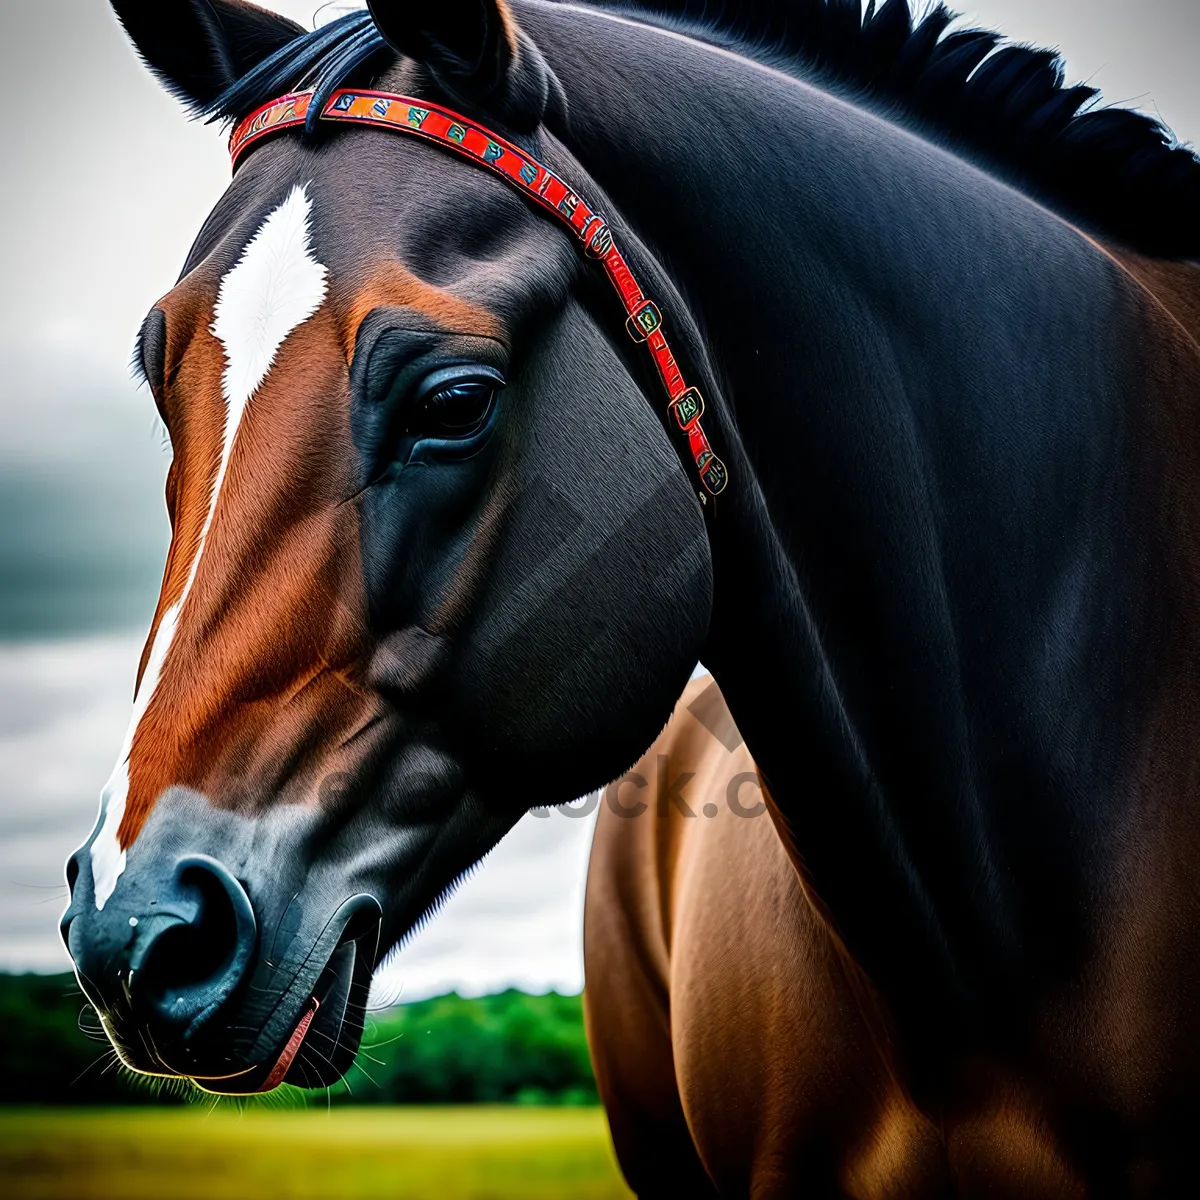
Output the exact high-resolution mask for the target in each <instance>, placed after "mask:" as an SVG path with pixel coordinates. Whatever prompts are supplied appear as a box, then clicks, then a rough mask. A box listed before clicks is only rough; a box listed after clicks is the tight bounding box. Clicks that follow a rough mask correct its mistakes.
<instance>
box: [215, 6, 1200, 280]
mask: <svg viewBox="0 0 1200 1200" xmlns="http://www.w3.org/2000/svg"><path fill="white" fill-rule="evenodd" d="M591 3H593V4H594V5H595V6H596V7H598V8H606V9H610V10H612V11H615V12H620V13H622V14H624V15H630V16H634V17H636V18H638V19H641V20H644V21H649V22H652V23H656V24H661V25H664V26H667V27H669V28H672V29H675V30H679V31H683V32H686V33H688V34H690V35H691V36H693V37H697V38H699V39H701V40H704V41H707V42H710V43H713V44H716V45H720V46H723V47H725V48H728V49H732V50H736V51H738V52H739V53H742V54H745V55H748V56H750V57H753V58H755V59H758V60H761V61H766V62H769V63H770V64H771V65H773V66H776V67H779V68H782V69H784V70H786V71H788V72H789V73H792V74H795V75H800V76H803V77H805V78H808V79H811V80H813V81H814V82H824V83H827V84H829V85H830V86H831V87H832V88H833V89H834V90H836V91H838V92H839V93H841V94H845V95H848V96H852V97H856V98H858V99H860V100H863V101H866V102H867V103H869V104H871V105H872V106H873V107H876V108H880V109H881V110H882V111H883V112H884V113H885V114H886V115H888V116H890V117H892V118H894V119H897V120H899V121H901V122H903V123H905V124H908V125H911V126H913V127H915V128H917V129H918V130H920V131H921V132H922V133H924V134H925V135H927V136H929V137H931V138H933V139H934V140H937V141H939V142H942V143H944V144H946V145H949V146H951V147H953V148H955V149H958V150H960V151H963V152H965V153H966V154H967V155H969V156H971V157H973V158H976V159H978V160H979V161H980V162H981V163H983V164H984V165H986V166H987V167H988V168H990V169H991V170H993V171H995V172H996V173H997V174H1000V175H1003V176H1004V177H1006V178H1007V179H1009V180H1011V181H1012V182H1013V183H1014V184H1015V185H1016V186H1018V187H1020V188H1021V189H1022V190H1024V191H1026V192H1028V193H1030V194H1032V195H1034V196H1036V197H1038V198H1039V199H1041V200H1043V201H1044V202H1046V203H1047V204H1048V205H1050V206H1051V207H1053V208H1055V209H1057V210H1058V211H1060V212H1062V213H1064V214H1065V215H1067V216H1070V217H1072V218H1074V219H1076V220H1078V221H1080V222H1081V223H1082V224H1084V225H1086V226H1089V227H1091V228H1093V229H1095V230H1096V231H1098V232H1100V233H1103V234H1107V235H1108V236H1110V237H1113V238H1115V239H1117V240H1118V241H1120V242H1124V243H1125V244H1127V245H1129V246H1132V247H1134V248H1136V249H1138V250H1141V251H1144V252H1146V253H1149V254H1155V255H1162V256H1164V257H1170V258H1200V159H1197V157H1196V156H1195V155H1194V154H1193V153H1192V152H1191V151H1190V150H1188V149H1187V148H1185V147H1183V146H1180V145H1179V144H1178V142H1177V141H1176V139H1175V137H1174V136H1173V135H1172V134H1171V132H1170V131H1169V130H1168V129H1166V128H1165V127H1164V126H1163V125H1162V123H1161V122H1159V121H1157V120H1155V119H1154V118H1153V117H1149V116H1147V115H1145V114H1144V113H1139V112H1135V111H1132V110H1130V109H1125V108H1107V107H1099V106H1098V105H1097V99H1098V92H1097V90H1096V89H1095V88H1091V87H1086V86H1083V85H1076V86H1073V87H1067V86H1066V85H1065V68H1064V64H1063V60H1062V58H1061V56H1060V55H1059V54H1058V53H1057V52H1056V51H1054V50H1044V49H1034V48H1030V47H1026V46H1018V45H1012V44H1010V43H1007V42H1005V40H1004V39H1003V38H1002V37H1001V36H1000V34H998V33H993V32H989V31H987V30H981V29H962V30H954V31H950V29H949V27H950V25H951V23H952V22H953V21H954V19H955V16H954V14H953V13H952V12H950V10H949V9H947V8H946V7H945V5H944V4H942V3H940V0H939V2H937V3H935V4H934V5H933V6H932V7H931V8H930V9H929V10H928V11H926V12H925V14H924V15H923V16H914V13H913V10H912V5H911V3H910V0H884V3H883V4H882V5H879V6H876V3H875V0H870V4H869V6H868V7H867V10H866V12H865V13H864V12H863V10H862V7H861V5H860V2H859V0H731V2H729V3H727V4H725V5H723V6H722V8H721V9H720V10H719V11H717V12H715V13H714V12H712V11H709V9H708V5H707V3H706V2H705V0H640V2H639V0H591ZM391 54H392V52H391V51H390V50H389V49H388V47H387V45H386V43H385V42H384V41H383V38H382V37H381V36H380V35H379V33H378V31H377V30H376V29H375V26H374V24H373V23H372V21H371V18H370V15H369V14H368V13H366V12H361V13H351V14H349V15H347V16H345V17H342V18H340V19H338V20H337V21H334V22H331V23H330V24H329V25H326V26H325V27H323V28H322V29H319V30H317V31H316V32H314V33H309V34H305V35H304V36H303V37H300V38H297V39H296V40H295V41H294V42H291V43H290V44H289V45H287V46H285V47H284V48H283V49H282V50H280V51H279V52H278V53H276V54H275V55H273V56H272V57H271V58H269V59H267V60H266V61H265V62H263V63H262V64H260V65H259V66H258V67H257V68H255V69H254V70H253V71H251V72H250V73H249V74H248V75H247V76H245V77H244V78H243V79H241V80H240V81H239V82H238V83H237V84H235V85H234V86H233V87H232V88H230V89H229V90H228V91H227V92H225V93H224V94H222V95H221V96H219V97H217V99H216V100H215V101H214V102H213V103H212V104H211V105H210V106H208V108H207V109H206V110H205V113H206V115H208V116H209V117H212V118H235V119H236V118H240V117H243V116H245V115H246V114H247V113H248V112H251V111H253V110H254V109H255V108H257V107H258V106H259V105H261V104H265V103H266V102H267V101H269V100H272V99H274V98H275V97H276V96H278V95H280V94H281V93H283V92H285V91H288V90H291V89H294V88H297V87H301V86H305V87H308V86H315V87H316V89H317V91H318V94H319V96H323V97H326V98H327V97H328V95H329V94H330V93H332V92H333V91H334V89H336V88H337V87H340V86H344V85H354V84H359V85H361V84H362V83H364V82H366V81H368V80H369V79H371V78H373V77H374V76H376V75H378V74H379V73H380V72H381V71H382V70H384V69H385V68H386V66H387V65H388V64H389V62H390V61H391ZM319 107H320V106H319V105H314V106H313V110H312V111H313V113H314V114H315V113H316V112H317V111H318V110H319Z"/></svg>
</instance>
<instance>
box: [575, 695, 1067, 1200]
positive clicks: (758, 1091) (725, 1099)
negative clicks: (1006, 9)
mask: <svg viewBox="0 0 1200 1200" xmlns="http://www.w3.org/2000/svg"><path fill="white" fill-rule="evenodd" d="M688 772H691V773H693V777H691V778H687V777H686V773H688ZM681 776H684V778H681ZM639 805H644V806H645V807H644V809H642V808H639ZM734 805H736V806H737V808H739V809H740V811H741V812H742V813H745V814H756V815H744V816H739V815H737V813H736V811H735V810H734V808H733V806H734ZM685 806H686V809H685ZM635 814H636V815H635ZM689 814H691V815H689ZM584 944H585V961H586V975H587V988H586V991H585V993H584V1002H585V1004H584V1007H585V1014H586V1019H587V1030H588V1041H589V1045H590V1046H591V1051H592V1058H593V1062H594V1065H595V1069H596V1077H597V1080H598V1083H599V1087H600V1094H601V1097H602V1098H603V1100H604V1103H605V1106H606V1107H607V1110H608V1116H609V1123H610V1126H611V1129H612V1135H613V1141H614V1143H615V1146H616V1150H617V1155H618V1158H619V1159H620V1163H621V1166H622V1169H623V1170H624V1172H625V1175H626V1177H627V1179H628V1180H629V1183H630V1185H631V1186H632V1187H633V1188H634V1190H635V1191H636V1192H637V1193H638V1194H639V1195H641V1196H643V1197H654V1196H672V1197H678V1196H705V1195H710V1196H711V1195H721V1196H753V1197H756V1198H765V1197H784V1196H795V1195H799V1194H803V1195H805V1196H810V1195H812V1196H829V1195H832V1196H853V1197H862V1198H864V1200H866V1198H870V1200H875V1198H882V1197H897V1198H899V1197H926V1196H940V1195H944V1194H946V1193H947V1192H948V1191H954V1192H957V1193H959V1194H964V1195H972V1196H975V1195H999V1196H1013V1197H1017V1196H1059V1195H1073V1194H1077V1186H1075V1185H1074V1183H1073V1181H1072V1179H1071V1177H1070V1173H1069V1172H1068V1171H1066V1170H1065V1168H1064V1167H1063V1165H1062V1159H1061V1156H1060V1155H1058V1154H1057V1153H1055V1151H1054V1149H1053V1147H1052V1145H1050V1144H1049V1142H1048V1140H1047V1139H1046V1137H1045V1135H1044V1133H1043V1132H1042V1129H1043V1125H1042V1122H1041V1121H1040V1120H1039V1117H1038V1114H1037V1112H1036V1106H1034V1105H1031V1104H1030V1102H1029V1098H1028V1097H1025V1096H1023V1095H1022V1093H1021V1089H1020V1088H1012V1087H1010V1086H1006V1085H1005V1083H1004V1082H1003V1081H1002V1080H1001V1079H1000V1078H999V1076H997V1075H996V1074H994V1073H991V1074H989V1073H987V1072H986V1071H985V1072H984V1077H985V1079H986V1085H985V1086H984V1087H983V1088H982V1089H981V1091H980V1093H979V1094H977V1095H976V1096H975V1097H974V1098H972V1099H970V1100H967V1101H965V1102H963V1103H961V1104H958V1105H957V1106H956V1107H955V1110H954V1115H953V1119H950V1118H949V1117H948V1116H947V1114H946V1113H942V1114H941V1115H940V1116H939V1118H938V1119H937V1121H935V1120H934V1119H932V1118H931V1116H930V1115H928V1114H926V1113H924V1112H922V1111H921V1110H920V1109H919V1108H918V1106H917V1105H916V1104H915V1103H914V1101H913V1100H912V1098H911V1097H910V1095H909V1094H908V1091H907V1089H906V1088H905V1086H904V1084H903V1081H902V1078H901V1071H900V1069H899V1068H898V1066H897V1059H896V1056H895V1054H894V1052H893V1049H892V1045H891V1040H890V1037H889V1033H888V1020H887V1014H886V1013H885V1012H884V1011H883V1009H882V1006H881V1004H880V1002H879V1001H878V998H877V996H876V994H875V992H874V989H873V988H872V987H871V985H870V982H869V981H868V980H867V979H866V977H865V976H864V975H863V973H862V971H861V970H860V968H859V967H858V966H857V965H856V964H855V962H854V961H853V960H852V959H851V958H850V957H849V955H848V954H847V952H846V951H845V949H844V947H843V946H842V944H841V942H840V940H839V939H838V937H837V935H836V933H835V932H834V931H833V930H832V929H831V927H830V925H829V924H828V923H827V921H826V920H825V919H824V917H823V916H822V915H821V913H820V910H819V906H818V904H817V903H816V902H815V900H814V899H813V898H812V897H810V895H809V894H808V893H807V892H806V889H805V886H804V884H803V882H802V880H801V878H800V875H799V873H798V872H797V870H796V869H795V867H794V866H793V863H792V860H791V859H790V857H789V855H788V853H787V852H786V851H785V848H784V845H783V843H782V842H781V840H780V837H779V835H778V833H777V831H776V827H775V824H774V822H773V820H772V819H771V816H770V815H769V814H768V812H767V811H766V809H765V805H764V804H763V796H762V793H761V787H760V784H759V782H758V780H757V775H756V773H755V768H754V762H753V760H752V759H751V757H750V755H749V752H748V751H747V749H746V747H745V745H744V744H742V743H741V739H740V736H739V735H738V733H737V729H736V727H735V726H734V724H733V720H732V718H731V717H730V715H729V712H728V710H727V709H726V708H725V705H724V700H723V698H722V697H721V694H720V691H719V690H718V689H717V687H716V684H715V683H713V681H712V680H711V679H710V678H704V679H700V680H696V681H693V683H692V684H691V685H690V686H689V688H688V690H687V691H686V692H685V694H684V696H683V698H682V700H681V701H680V703H679V705H678V707H677V708H676V710H675V713H674V715H673V717H672V719H671V722H670V724H669V725H668V726H667V728H666V730H665V731H664V732H663V734H662V735H661V736H660V737H659V739H658V741H657V742H655V744H654V745H653V746H652V747H651V748H650V750H649V752H648V753H647V755H646V756H645V758H643V759H642V761H641V762H640V763H639V764H638V765H637V766H636V767H635V768H634V770H633V771H632V772H630V773H629V774H628V775H626V776H625V777H624V778H623V779H622V780H620V781H618V783H616V784H614V785H612V787H610V788H609V789H608V791H607V793H606V796H605V803H604V804H603V805H602V806H601V811H600V817H599V822H598V824H597V828H596V838H595V843H594V846H593V849H592V858H591V865H590V869H589V873H588V888H587V909H586V920H585V939H584ZM714 1183H715V1185H716V1186H715V1188H714Z"/></svg>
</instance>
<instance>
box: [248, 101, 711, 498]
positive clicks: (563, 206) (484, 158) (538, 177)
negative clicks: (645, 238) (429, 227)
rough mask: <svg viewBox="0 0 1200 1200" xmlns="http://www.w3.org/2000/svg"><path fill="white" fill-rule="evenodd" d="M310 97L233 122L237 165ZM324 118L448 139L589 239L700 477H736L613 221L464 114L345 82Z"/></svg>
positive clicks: (297, 121) (300, 117)
mask: <svg viewBox="0 0 1200 1200" xmlns="http://www.w3.org/2000/svg"><path fill="white" fill-rule="evenodd" d="M311 100H312V93H311V92H297V93H295V94H294V95H290V96H281V97H280V98H279V99H278V100H272V101H271V103H270V104H264V105H263V107H262V108H260V109H258V111H257V112H253V113H251V114H250V116H248V117H247V118H246V119H245V120H244V121H242V122H241V123H240V124H239V125H238V126H237V128H236V129H234V131H233V134H232V136H231V137H230V139H229V153H230V154H231V156H232V157H233V162H234V165H235V166H236V165H237V161H238V159H239V158H240V157H241V156H242V154H244V153H245V152H246V150H247V149H248V148H249V147H250V146H252V145H253V144H254V143H255V142H257V141H259V140H260V139H261V138H264V137H267V136H269V135H270V134H274V133H278V132H279V131H280V130H284V129H294V128H295V127H296V126H298V125H303V124H304V120H305V117H306V116H307V115H308V106H309V103H310V102H311ZM321 120H323V121H350V122H352V123H354V124H356V125H373V126H376V127H377V128H380V129H390V130H393V131H396V132H402V133H410V134H413V135H415V136H416V137H419V138H424V139H425V140H426V141H428V142H433V143H435V144H436V145H439V146H444V147H446V149H448V150H453V151H454V152H455V153H456V154H459V155H461V156H462V157H463V158H467V159H470V161H471V162H475V163H478V164H479V165H480V166H483V167H487V168H488V169H489V170H491V171H493V172H494V173H495V174H497V175H499V176H500V178H501V179H503V180H505V181H506V182H507V183H509V184H511V185H512V186H513V187H515V188H517V189H518V190H519V191H521V192H523V193H524V194H525V195H526V196H528V197H529V198H530V199H531V200H534V201H536V202H537V203H538V204H539V205H540V206H541V207H542V208H544V209H546V211H547V212H551V213H553V214H554V215H555V216H556V217H557V218H558V219H559V220H560V221H563V222H564V223H565V224H566V225H568V226H569V227H570V228H571V230H572V232H573V233H574V234H575V236H576V237H577V238H578V239H579V240H580V242H582V243H583V249H584V252H585V253H586V254H588V255H589V256H590V257H592V258H595V259H597V260H598V261H599V262H600V263H601V265H602V266H603V267H604V270H605V272H606V273H607V275H608V278H609V280H610V281H611V282H612V285H613V287H615V288H616V289H617V295H619V296H620V297H621V304H622V305H623V306H624V308H625V312H626V314H627V320H626V322H625V326H626V328H627V329H628V330H629V335H630V337H632V338H633V340H634V341H635V342H645V343H646V345H647V346H648V347H649V349H650V354H651V355H652V357H653V358H654V364H655V366H656V367H657V368H658V373H659V376H660V377H661V378H662V381H663V385H664V387H666V389H667V397H668V399H669V401H670V408H671V414H672V416H673V417H674V419H675V421H676V423H677V424H678V426H679V428H680V430H681V431H682V432H683V433H684V434H685V435H686V437H687V439H688V447H689V449H690V451H691V454H692V458H693V459H694V461H695V463H696V470H697V471H698V472H699V474H700V480H701V482H702V483H703V484H704V487H705V488H706V489H707V490H708V491H709V492H710V493H711V494H712V495H714V496H716V495H718V494H719V493H721V492H722V491H724V490H725V485H726V483H728V481H729V476H728V473H727V472H726V470H725V464H724V463H723V462H721V460H720V459H719V458H718V457H717V456H716V455H715V454H714V453H713V450H712V447H711V446H710V445H709V444H708V438H707V437H705V435H704V430H703V429H702V428H701V427H700V417H701V415H702V414H703V413H704V399H703V397H702V396H701V395H700V393H699V391H698V390H697V389H696V388H694V387H688V385H687V383H686V382H685V381H684V378H683V375H682V374H681V373H680V370H679V365H678V364H677V363H676V362H675V356H674V355H673V354H672V353H671V347H670V346H669V345H668V344H667V339H666V337H665V335H664V334H663V331H662V313H661V312H660V311H659V309H658V305H656V304H655V303H654V301H653V300H650V299H648V298H647V297H646V296H645V295H643V293H642V289H641V288H640V287H638V284H637V280H636V279H634V277H633V274H632V273H631V272H630V270H629V266H628V264H627V263H626V262H625V259H624V257H622V255H621V252H620V251H619V250H618V249H617V247H616V244H615V243H614V241H613V235H612V231H611V230H610V229H609V227H608V225H607V224H606V223H605V222H604V220H603V219H602V218H601V217H600V216H599V215H598V214H596V213H594V212H593V211H592V210H591V209H590V208H589V207H588V206H587V204H586V203H585V202H584V201H583V200H581V199H580V197H579V196H578V195H577V194H576V193H575V192H573V191H571V189H570V188H569V187H567V185H566V184H565V183H563V181H562V180H561V179H559V178H558V176H557V175H555V174H554V172H553V171H551V170H549V169H548V168H547V167H544V166H542V164H541V163H539V162H536V161H535V160H534V159H532V158H530V156H529V155H528V154H526V153H525V152H524V151H523V150H520V149H518V148H517V147H516V146H514V145H513V144H512V143H511V142H508V141H505V140H504V138H502V137H499V136H498V135H496V134H494V133H489V132H488V131H487V130H486V129H481V128H480V127H479V126H478V125H473V124H472V123H471V122H470V121H468V120H467V119H466V117H462V116H459V114H458V113H455V112H451V111H450V110H449V109H445V108H439V107H437V106H436V105H433V104H429V103H427V102H426V101H423V100H414V99H412V98H411V97H409V96H397V95H395V94H394V93H391V92H372V91H361V90H357V89H349V88H343V89H341V90H340V91H337V92H334V93H333V95H332V97H330V100H329V103H328V104H327V105H326V106H325V111H324V112H323V113H322V114H321ZM702 498H703V497H702Z"/></svg>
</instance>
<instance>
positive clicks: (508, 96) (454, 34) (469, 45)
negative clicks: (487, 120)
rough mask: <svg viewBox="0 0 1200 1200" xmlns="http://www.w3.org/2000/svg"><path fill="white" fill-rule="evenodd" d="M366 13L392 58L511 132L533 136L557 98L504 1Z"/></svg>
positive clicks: (379, 2)
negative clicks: (406, 61)
mask: <svg viewBox="0 0 1200 1200" xmlns="http://www.w3.org/2000/svg"><path fill="white" fill-rule="evenodd" d="M368 7H369V8H370V10H371V16H372V17H373V18H374V19H375V25H376V27H377V28H378V30H379V32H380V33H381V34H382V35H383V37H384V38H385V39H386V41H387V43H388V45H390V46H391V47H392V49H393V50H396V51H398V52H399V53H400V54H403V55H404V56H405V57H407V58H411V59H415V60H416V61H417V62H419V63H422V64H424V65H425V66H426V67H427V68H428V69H429V70H430V71H432V73H433V76H434V78H435V79H436V80H437V82H438V83H439V84H440V85H441V86H442V87H444V88H445V89H446V90H447V91H448V92H449V93H450V94H451V95H452V96H457V97H459V98H461V99H463V100H465V101H467V102H469V103H471V104H475V105H478V106H479V107H481V108H483V109H485V110H486V111H487V112H488V113H490V114H492V115H493V116H495V117H496V118H498V119H499V120H501V121H503V122H504V123H505V124H506V125H508V126H509V127H510V128H512V129H514V130H517V131H525V130H529V129H533V128H534V127H535V126H536V125H537V124H538V122H539V121H541V119H542V116H543V114H544V113H545V111H546V107H547V104H548V102H549V101H550V99H551V94H552V91H555V92H556V91H558V88H557V81H556V80H554V78H553V76H552V74H551V72H550V69H549V68H548V67H547V66H546V63H545V60H544V59H543V58H542V56H541V54H540V53H539V52H538V49H537V47H536V46H535V45H534V44H533V42H532V41H530V39H529V38H528V37H527V36H526V35H525V34H524V33H523V32H522V31H521V29H520V28H519V27H518V25H517V22H516V20H515V18H514V17H513V15H512V13H511V12H509V10H508V6H507V5H506V4H505V3H504V0H432V3H429V4H413V3H412V0H368Z"/></svg>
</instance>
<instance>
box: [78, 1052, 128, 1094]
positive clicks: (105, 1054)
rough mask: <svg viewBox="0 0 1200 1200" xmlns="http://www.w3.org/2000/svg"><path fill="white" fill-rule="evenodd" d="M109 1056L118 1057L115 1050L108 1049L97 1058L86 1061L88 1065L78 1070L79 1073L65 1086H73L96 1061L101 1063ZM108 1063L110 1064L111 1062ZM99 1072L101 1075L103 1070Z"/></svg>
mask: <svg viewBox="0 0 1200 1200" xmlns="http://www.w3.org/2000/svg"><path fill="white" fill-rule="evenodd" d="M109 1058H112V1059H118V1055H117V1052H116V1051H115V1050H109V1051H107V1052H106V1053H104V1054H102V1055H100V1057H99V1058H97V1059H96V1060H95V1061H93V1062H90V1063H88V1065H87V1066H86V1067H84V1068H83V1070H82V1071H80V1072H79V1074H78V1075H76V1076H75V1078H74V1079H72V1080H71V1082H70V1083H69V1084H68V1085H67V1086H68V1087H74V1086H75V1085H76V1084H77V1083H78V1082H79V1081H80V1080H81V1079H82V1078H83V1077H84V1076H85V1075H86V1074H87V1073H88V1072H89V1071H90V1070H91V1069H92V1068H93V1067H95V1066H96V1065H97V1063H102V1062H104V1061H105V1060H106V1059H109ZM109 1065H110V1066H111V1063H110V1064H109ZM107 1069H108V1068H107V1067H106V1068H105V1070H107ZM100 1074H101V1075H103V1074H104V1071H101V1072H100Z"/></svg>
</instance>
